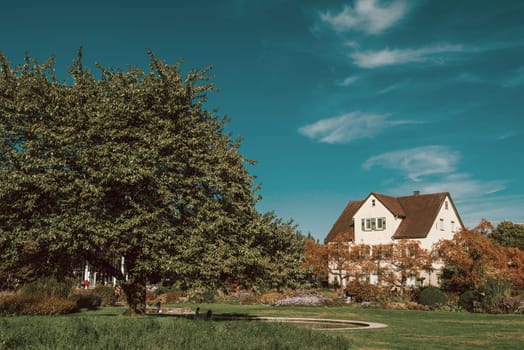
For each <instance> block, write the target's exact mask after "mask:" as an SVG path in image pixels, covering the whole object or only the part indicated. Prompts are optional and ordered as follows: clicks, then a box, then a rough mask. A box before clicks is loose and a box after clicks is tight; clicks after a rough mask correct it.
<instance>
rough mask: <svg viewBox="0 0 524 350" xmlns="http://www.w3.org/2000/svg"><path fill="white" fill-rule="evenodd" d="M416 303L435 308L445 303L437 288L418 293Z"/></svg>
mask: <svg viewBox="0 0 524 350" xmlns="http://www.w3.org/2000/svg"><path fill="white" fill-rule="evenodd" d="M418 303H419V304H421V305H425V306H429V307H430V308H436V307H439V306H441V305H444V304H445V303H446V295H445V294H444V293H443V292H442V291H441V290H440V289H438V288H435V287H428V288H425V289H423V290H422V291H421V292H420V295H419V297H418Z"/></svg>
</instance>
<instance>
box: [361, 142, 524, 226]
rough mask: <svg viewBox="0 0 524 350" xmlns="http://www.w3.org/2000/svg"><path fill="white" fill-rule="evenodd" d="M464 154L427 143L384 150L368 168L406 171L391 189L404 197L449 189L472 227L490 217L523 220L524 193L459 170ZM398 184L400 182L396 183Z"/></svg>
mask: <svg viewBox="0 0 524 350" xmlns="http://www.w3.org/2000/svg"><path fill="white" fill-rule="evenodd" d="M459 160H460V154H459V153H458V152H456V151H453V150H452V149H450V148H448V147H445V146H427V147H417V148H413V149H407V150H401V151H394V152H388V153H384V154H381V155H378V156H375V157H372V158H369V159H368V160H367V161H366V162H365V163H364V164H363V168H364V169H368V170H369V169H371V168H373V167H375V166H381V167H384V168H388V169H396V170H399V171H400V172H401V173H403V174H405V175H406V177H407V178H408V179H407V181H402V183H401V184H398V183H397V182H396V181H391V180H389V181H388V183H387V184H385V185H386V186H388V187H390V186H391V187H392V188H391V189H389V190H388V191H387V192H388V193H391V194H392V195H396V196H403V195H406V194H409V193H411V192H412V191H414V190H418V191H421V192H422V193H437V192H449V193H451V196H452V197H453V200H454V202H455V204H457V208H458V210H459V213H460V215H461V217H462V219H463V221H464V223H465V225H466V226H468V227H473V226H475V225H477V224H478V223H479V222H480V219H482V218H486V219H488V220H490V221H492V222H495V223H496V222H499V221H501V220H511V221H523V220H524V216H523V213H522V210H521V208H522V206H523V205H524V196H512V197H508V196H500V195H498V194H499V193H500V192H501V191H504V190H505V189H506V188H507V183H508V182H507V181H505V180H491V181H481V180H478V179H475V178H473V176H472V175H471V174H467V173H461V172H457V165H458V162H459ZM395 183H397V185H395Z"/></svg>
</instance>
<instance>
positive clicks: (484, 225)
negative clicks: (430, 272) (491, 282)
mask: <svg viewBox="0 0 524 350" xmlns="http://www.w3.org/2000/svg"><path fill="white" fill-rule="evenodd" d="M491 232H493V225H491V223H490V222H489V221H486V220H482V221H481V222H480V224H479V225H478V226H476V227H475V228H474V229H472V230H467V229H463V230H461V231H460V232H458V233H456V234H455V236H454V237H453V239H451V240H446V241H441V242H439V244H438V246H437V254H438V257H439V258H440V259H442V261H443V262H444V264H445V266H446V271H447V276H446V278H447V279H448V283H449V284H450V286H449V287H450V288H451V289H453V290H458V291H465V290H467V289H478V288H480V287H482V286H483V285H484V284H485V283H486V281H487V280H488V279H489V278H490V277H496V278H504V279H507V280H508V281H510V282H511V283H512V284H513V285H514V286H515V287H517V286H523V285H524V270H523V266H524V253H523V252H522V251H521V250H519V249H517V248H505V247H503V246H501V245H499V244H496V243H494V242H493V241H492V240H491V239H490V238H489V236H488V234H490V233H491Z"/></svg>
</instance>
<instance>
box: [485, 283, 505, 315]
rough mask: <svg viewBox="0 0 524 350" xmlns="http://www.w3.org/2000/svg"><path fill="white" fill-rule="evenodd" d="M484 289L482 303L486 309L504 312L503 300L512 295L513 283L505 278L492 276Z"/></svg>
mask: <svg viewBox="0 0 524 350" xmlns="http://www.w3.org/2000/svg"><path fill="white" fill-rule="evenodd" d="M483 290H484V293H483V297H482V298H481V299H480V303H481V305H482V308H483V309H484V311H486V312H489V313H494V314H496V313H502V312H504V309H503V306H502V301H503V300H504V298H506V297H509V296H510V295H511V283H509V282H508V281H506V280H503V279H495V278H490V279H489V280H488V281H487V282H486V284H485V285H484V288H483Z"/></svg>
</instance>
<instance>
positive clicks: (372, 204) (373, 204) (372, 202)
mask: <svg viewBox="0 0 524 350" xmlns="http://www.w3.org/2000/svg"><path fill="white" fill-rule="evenodd" d="M371 206H372V207H374V206H375V200H374V199H372V200H371Z"/></svg>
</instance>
